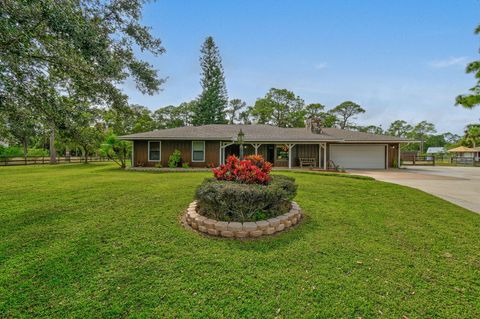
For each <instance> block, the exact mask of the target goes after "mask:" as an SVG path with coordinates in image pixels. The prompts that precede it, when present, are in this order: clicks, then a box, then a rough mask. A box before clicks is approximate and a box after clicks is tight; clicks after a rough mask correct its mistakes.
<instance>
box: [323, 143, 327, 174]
mask: <svg viewBox="0 0 480 319" xmlns="http://www.w3.org/2000/svg"><path fill="white" fill-rule="evenodd" d="M327 167H328V166H327V143H323V169H324V170H327Z"/></svg>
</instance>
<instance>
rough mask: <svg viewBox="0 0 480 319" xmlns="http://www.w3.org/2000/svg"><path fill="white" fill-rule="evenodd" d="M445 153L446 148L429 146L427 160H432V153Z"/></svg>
mask: <svg viewBox="0 0 480 319" xmlns="http://www.w3.org/2000/svg"><path fill="white" fill-rule="evenodd" d="M446 153H447V150H446V149H445V147H429V148H428V149H427V160H432V159H433V156H432V155H442V154H446ZM428 155H430V156H428Z"/></svg>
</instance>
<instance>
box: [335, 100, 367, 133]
mask: <svg viewBox="0 0 480 319" xmlns="http://www.w3.org/2000/svg"><path fill="white" fill-rule="evenodd" d="M330 112H331V113H332V114H334V115H336V116H337V117H338V125H339V126H340V128H341V129H345V128H348V127H349V126H352V125H353V124H352V123H350V122H349V121H350V120H352V119H355V116H356V115H358V114H360V113H365V110H364V109H363V108H362V107H361V106H360V105H358V104H357V103H355V102H352V101H345V102H343V103H341V104H340V105H337V106H336V107H334V108H333V109H332V110H331V111H330Z"/></svg>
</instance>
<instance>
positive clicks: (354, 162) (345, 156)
mask: <svg viewBox="0 0 480 319" xmlns="http://www.w3.org/2000/svg"><path fill="white" fill-rule="evenodd" d="M240 132H242V133H240ZM239 133H240V135H239ZM120 139H122V140H129V141H132V142H133V152H132V165H133V166H147V167H148V166H156V165H158V164H161V165H162V166H164V167H165V166H167V165H168V158H169V157H170V155H171V154H172V153H173V151H174V150H175V149H178V150H179V151H180V152H181V154H182V160H183V161H184V162H188V163H189V165H190V166H191V167H208V166H210V167H211V166H218V165H219V164H223V163H225V159H226V158H227V157H228V156H229V155H231V154H235V155H237V156H238V155H239V153H240V145H242V147H243V154H244V155H248V154H261V155H263V157H264V158H265V159H266V160H267V161H269V162H271V163H273V165H274V166H276V167H289V168H292V167H298V166H303V165H307V164H309V165H311V166H314V167H317V168H322V169H327V168H331V167H333V166H339V167H342V168H365V169H387V168H391V167H397V166H398V165H399V163H400V152H399V147H400V144H402V143H409V142H411V141H410V140H406V139H404V138H400V137H395V136H387V135H377V134H371V133H363V132H357V131H349V130H342V129H337V128H318V127H317V128H315V129H314V128H312V126H310V125H307V127H306V128H281V127H276V126H271V125H236V124H212V125H203V126H185V127H177V128H171V129H162V130H155V131H151V132H144V133H137V134H131V135H125V136H121V137H120ZM239 139H240V140H239Z"/></svg>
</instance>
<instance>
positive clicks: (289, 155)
mask: <svg viewBox="0 0 480 319" xmlns="http://www.w3.org/2000/svg"><path fill="white" fill-rule="evenodd" d="M287 146H288V168H292V148H293V147H294V146H295V144H287Z"/></svg>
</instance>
